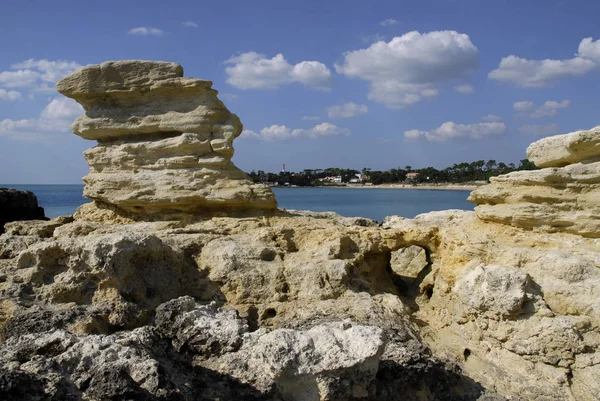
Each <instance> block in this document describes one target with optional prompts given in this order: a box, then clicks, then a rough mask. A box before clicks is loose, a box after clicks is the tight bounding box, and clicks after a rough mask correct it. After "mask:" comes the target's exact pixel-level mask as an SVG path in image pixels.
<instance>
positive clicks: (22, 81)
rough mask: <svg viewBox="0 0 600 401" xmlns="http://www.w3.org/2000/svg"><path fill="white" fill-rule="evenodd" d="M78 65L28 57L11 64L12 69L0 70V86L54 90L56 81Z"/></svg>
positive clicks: (64, 61)
mask: <svg viewBox="0 0 600 401" xmlns="http://www.w3.org/2000/svg"><path fill="white" fill-rule="evenodd" d="M80 67H81V65H80V64H78V63H76V62H74V61H66V60H57V61H52V60H45V59H44V60H36V59H29V60H25V61H22V62H20V63H16V64H13V65H12V66H11V69H12V70H14V71H0V86H2V87H5V88H26V89H29V90H30V91H34V92H40V91H41V92H45V91H54V84H55V83H56V81H58V80H59V79H61V78H62V77H64V76H66V75H68V74H70V73H71V72H73V71H75V70H76V69H78V68H80Z"/></svg>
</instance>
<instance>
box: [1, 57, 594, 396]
mask: <svg viewBox="0 0 600 401" xmlns="http://www.w3.org/2000/svg"><path fill="white" fill-rule="evenodd" d="M107 71H111V72H110V74H109V73H108V72H107ZM132 71H133V72H132ZM103 74H104V75H103ZM181 74H182V71H181V69H180V67H178V65H176V64H173V63H150V62H136V61H128V62H115V63H104V64H101V65H100V66H88V67H85V68H84V69H83V70H80V71H79V72H76V73H74V74H72V75H71V76H69V77H67V78H65V80H63V81H61V83H59V90H61V92H62V93H65V94H67V95H69V96H72V97H74V98H75V99H76V100H78V101H81V103H82V104H84V107H85V108H86V115H85V116H83V117H81V118H80V119H78V121H77V122H76V123H75V124H74V126H73V129H74V131H75V132H76V133H78V134H82V136H84V135H85V136H86V137H89V138H91V139H97V140H98V141H99V145H98V147H97V148H94V149H95V150H92V151H91V152H90V151H87V152H86V157H87V158H88V161H89V162H90V165H91V173H90V176H88V177H87V178H86V195H87V196H88V197H90V198H91V199H93V200H94V201H95V203H94V204H91V205H84V206H82V207H81V208H80V209H79V210H78V212H77V213H76V214H75V215H74V216H71V217H62V218H59V219H54V220H50V221H48V222H43V221H33V222H12V223H8V224H7V225H6V233H5V234H3V235H2V236H0V325H1V329H0V330H1V335H2V343H1V344H0V349H1V350H2V352H0V391H1V392H2V394H3V395H4V397H3V399H7V400H17V399H19V400H21V399H24V400H45V399H49V400H50V399H51V400H64V399H73V400H77V399H87V400H105V399H132V400H133V399H136V400H138V399H141V400H163V399H164V400H167V399H168V400H217V399H220V400H240V399H243V400H303V401H309V400H488V401H491V400H505V399H512V400H596V399H598V396H599V395H600V384H599V383H598V380H597V378H598V377H600V351H599V346H600V296H599V295H600V294H599V293H598V292H599V291H600V290H599V289H600V269H599V265H600V243H599V242H598V241H599V239H598V235H597V233H598V230H597V229H596V225H595V218H594V216H595V214H594V210H596V209H595V208H598V205H599V201H598V200H597V199H596V198H597V197H595V196H593V194H594V191H595V190H596V187H595V181H594V179H593V178H592V179H587V178H585V177H589V176H585V177H583V178H582V175H578V174H573V173H572V172H573V171H575V170H577V171H580V170H582V169H590V168H595V167H594V166H595V164H594V163H595V162H594V161H593V158H594V157H595V153H594V152H593V151H592V150H590V149H588V148H589V147H593V146H595V145H594V144H595V143H596V142H597V138H598V135H600V133H598V132H597V131H596V130H591V131H586V134H581V133H574V134H570V136H569V135H567V136H557V137H553V138H547V139H544V140H542V141H540V142H538V143H537V144H533V145H532V146H531V147H530V156H531V155H534V154H535V155H534V157H533V158H532V160H534V161H535V162H536V163H538V162H539V163H540V164H541V166H542V167H544V163H546V165H547V166H548V167H546V168H544V169H542V170H539V171H535V172H522V173H521V172H520V173H512V174H509V175H506V176H501V177H498V178H497V179H494V180H493V181H492V184H490V185H489V186H487V187H482V188H480V189H478V190H476V191H474V192H473V194H472V195H471V198H470V199H471V200H472V201H474V202H476V203H478V204H479V206H477V209H476V211H475V212H467V211H458V210H449V211H444V212H432V213H427V214H423V215H419V216H417V217H416V218H414V219H405V218H402V217H400V216H391V217H388V218H387V219H386V220H385V221H384V222H383V223H382V224H378V223H377V222H375V221H372V220H368V219H363V218H346V217H341V216H337V215H335V214H332V213H312V212H287V211H284V210H277V209H275V201H274V198H272V194H270V191H268V189H266V188H262V187H260V186H253V185H254V184H251V183H249V182H248V181H246V179H245V178H243V177H242V176H238V175H236V174H237V173H236V174H233V173H232V174H231V175H229V173H228V172H231V171H234V169H235V166H233V164H231V162H230V160H229V159H228V157H229V158H230V152H231V151H232V148H231V150H228V151H227V152H225V153H219V151H217V150H215V149H219V146H220V145H219V146H215V147H211V149H213V150H212V151H211V152H213V153H215V155H213V156H210V157H211V158H212V157H218V158H220V162H223V163H226V165H227V168H226V169H224V170H220V169H214V170H213V171H215V174H217V172H218V174H223V176H222V177H224V178H222V179H223V180H225V181H226V183H227V184H226V185H224V186H221V185H219V184H218V183H216V184H215V181H211V179H207V180H206V181H202V182H200V183H197V182H196V181H195V180H196V179H198V180H201V178H197V177H200V176H198V175H193V174H192V175H187V176H186V175H184V176H179V175H178V174H179V173H176V172H178V171H179V170H178V169H179V167H177V168H175V170H173V168H172V167H173V166H174V165H175V164H173V163H174V160H173V159H174V158H175V159H177V160H179V158H181V157H183V159H185V160H187V161H186V163H187V162H188V161H189V160H191V159H194V163H199V164H202V163H205V162H204V161H203V160H205V159H204V158H205V156H203V153H201V154H198V155H197V154H196V152H197V149H196V150H194V149H195V148H194V147H190V148H187V147H185V146H183V145H181V143H182V141H183V142H185V141H187V140H188V139H186V138H187V137H186V135H187V134H185V132H188V131H189V132H192V133H193V134H194V135H193V138H191V137H190V140H192V141H197V142H198V143H201V142H203V141H210V140H211V139H210V138H208V137H207V136H206V132H212V133H213V134H214V132H215V131H214V130H213V131H209V130H208V128H206V129H205V128H202V129H203V130H205V131H201V132H199V131H200V129H196V130H194V129H192V128H193V126H195V127H200V126H201V125H202V124H200V125H193V126H192V125H190V126H188V125H186V124H187V123H186V121H187V120H186V119H185V118H184V119H183V120H177V119H170V117H169V116H171V111H175V112H177V113H180V112H181V110H180V109H178V108H177V107H179V106H177V105H180V104H183V103H186V102H180V100H181V99H179V100H178V99H177V96H187V95H185V93H186V92H185V90H182V91H181V92H177V91H171V92H170V89H169V88H170V87H171V86H170V85H171V82H172V80H188V79H187V78H181V76H182V75H181ZM114 77H119V78H118V79H116V78H114ZM157 77H158V78H157ZM134 78H135V79H134ZM159 78H160V79H159ZM161 80H165V81H166V83H163V82H162V81H161ZM197 81H198V82H200V83H197ZM150 82H152V84H151V86H150V87H148V85H150V84H149V83H150ZM177 82H179V81H177ZM185 82H187V81H185ZM190 82H193V84H192V86H193V87H194V88H195V89H193V91H192V94H191V95H190V96H191V98H193V99H197V98H196V96H199V95H197V91H200V89H198V88H201V91H204V92H206V93H204V92H203V93H204V94H203V95H202V96H206V97H205V98H203V99H210V102H215V103H216V102H217V101H216V100H215V99H216V97H215V93H213V92H211V91H212V89H211V90H209V89H207V88H209V87H210V85H209V84H206V82H207V81H199V80H192V81H190ZM177 85H179V86H177V87H180V86H183V87H185V84H184V83H178V84H177ZM124 87H126V88H127V89H123V88H124ZM115 88H116V89H115ZM153 88H167V89H165V90H166V92H165V93H168V96H167V98H168V100H167V101H164V102H163V101H161V102H159V103H160V107H162V108H161V109H160V113H154V112H153V113H150V114H151V115H152V117H150V118H149V119H146V118H140V116H141V115H142V114H143V113H142V112H141V111H140V110H146V111H147V110H149V109H153V110H154V109H156V107H158V106H156V107H155V106H152V107H151V108H147V109H146V108H144V107H142V106H141V105H140V104H141V103H142V102H148V101H149V102H150V103H152V102H153V101H154V100H152V99H155V97H154V96H155V95H156V94H154V93H153V90H158V89H153ZM113 90H115V91H117V93H118V96H119V97H114V96H115V95H114V94H111V93H110V92H111V91H113ZM161 90H162V89H161ZM107 93H108V94H107ZM161 93H162V92H161ZM80 94H82V95H80ZM96 94H102V95H101V96H100V95H96ZM89 99H92V100H89ZM102 99H108V100H106V101H105V103H102V102H104V100H102ZM115 99H117V100H115ZM149 99H150V100H149ZM88 101H90V102H91V103H86V102H88ZM144 104H149V103H144ZM186 104H187V103H186ZM211 104H212V103H211ZM219 104H220V103H219ZM194 105H196V103H192V106H194ZM117 106H118V107H117ZM203 107H204V106H203ZM219 107H220V106H219ZM109 108H110V110H111V111H110V112H108V111H106V110H108V109H109ZM121 108H124V109H123V110H121ZM171 108H173V109H174V110H171ZM223 109H224V106H223V107H222V108H220V109H219V110H220V111H219V112H215V113H216V114H215V115H217V114H219V113H221V115H222V117H219V118H224V119H225V120H219V121H229V122H230V123H231V126H235V125H236V124H239V122H236V121H237V118H234V117H233V115H231V114H229V113H228V112H225V111H224V110H226V109H224V110H223ZM203 110H205V109H203ZM192 113H196V112H192ZM207 113H208V112H207ZM150 114H148V115H150ZM207 115H212V114H211V113H208V114H207ZM114 116H117V117H114ZM195 118H196V116H195V115H192V116H190V119H192V120H193V119H195ZM201 118H205V117H204V115H203V116H202V117H201ZM211 118H212V117H211ZM157 121H158V122H159V123H162V122H164V121H166V122H168V124H175V125H178V124H183V125H185V127H179V126H178V127H175V125H173V127H170V128H160V130H164V132H171V133H173V132H175V131H176V132H178V134H176V135H175V134H173V135H167V136H168V137H167V136H165V135H163V134H160V135H157V136H154V134H153V133H152V132H154V131H153V130H156V129H157V128H156V124H158V123H157ZM211 121H212V120H211ZM232 121H233V122H232ZM104 124H106V126H104ZM193 124H197V122H194V123H193ZM207 124H209V125H210V124H217V125H218V124H225V123H223V122H219V123H214V122H210V123H207ZM228 124H229V123H227V124H225V125H227V126H229V125H228ZM159 125H160V124H159ZM145 127H150V128H148V129H146V128H145ZM190 127H191V128H190ZM203 127H204V126H203ZM121 130H124V131H121ZM236 130H237V128H235V129H233V131H231V132H237V131H236ZM121 132H125V133H126V134H123V135H122V134H121ZM161 132H163V131H161ZM223 132H225V131H223ZM98 135H99V136H98ZM574 136H580V137H581V136H584V137H585V138H589V139H586V140H585V141H583V142H582V141H577V143H578V144H580V143H584V144H583V145H581V146H580V145H577V149H578V150H577V152H578V153H577V154H578V155H584V156H571V154H572V153H569V156H565V157H563V156H560V160H561V161H560V166H555V163H558V162H553V161H548V160H550V159H553V158H554V159H558V158H557V157H555V156H552V153H553V152H554V153H557V152H558V151H556V152H555V150H556V149H558V148H560V147H561V146H562V147H564V148H566V149H571V148H572V146H571V145H570V144H571V143H573V141H574V140H573V137H574ZM234 137H235V134H234V133H231V134H223V138H218V141H217V142H218V143H219V144H223V146H225V147H226V148H227V147H230V146H231V141H232V140H233V138H234ZM194 138H195V139H194ZM543 141H547V142H543ZM550 142H552V143H551V144H550V145H548V144H549V143H550ZM182 149H188V150H189V152H188V153H186V152H187V150H186V151H185V152H184V151H183V150H182ZM228 149H229V148H228ZM531 149H534V150H531ZM581 149H583V150H581ZM124 152H130V156H127V157H126V156H125V153H124ZM565 152H566V151H565ZM563 153H564V152H563ZM150 154H151V157H150V156H148V155H150ZM211 154H212V153H211ZM223 155H225V156H223ZM590 155H591V156H590ZM146 156H148V158H146ZM535 158H537V159H535ZM150 159H151V161H150ZM101 160H102V162H100V161H101ZM542 160H546V162H543V161H542ZM172 162H173V163H172ZM547 163H550V164H547ZM101 165H102V166H103V168H104V166H106V169H107V170H106V171H104V170H102V171H100V170H101V169H100V166H101ZM133 165H136V166H139V172H138V173H135V168H134V167H132V166H133ZM160 166H162V167H160ZM136 168H137V167H136ZM161 168H162V169H161ZM206 168H208V167H206V166H205V165H204V164H202V165H200V166H197V165H194V167H193V168H192V171H194V169H198V171H204V169H206ZM142 171H143V172H142ZM586 171H587V170H586ZM171 173H174V176H175V177H179V178H181V177H185V179H186V180H188V181H189V182H190V184H189V185H190V186H187V187H177V185H179V184H178V183H179V181H177V180H179V178H174V180H175V181H161V178H160V177H161V176H162V175H163V174H167V175H169V174H171ZM184 173H185V174H187V173H189V171H188V170H186V171H185V172H182V174H184ZM136 174H142V175H141V177H142V178H141V179H140V180H137V178H135V175H136ZM534 174H535V176H533V175H534ZM566 176H568V177H569V178H568V179H565V180H566V181H565V180H562V181H561V180H556V179H554V178H551V179H546V178H545V177H566ZM144 177H147V178H148V179H147V180H146V179H145V178H144ZM152 177H156V179H155V178H152ZM231 177H234V178H231ZM181 179H184V178H181ZM217 182H218V180H217ZM556 182H561V183H563V184H560V185H559V184H556ZM125 183H131V185H130V184H127V185H125ZM133 183H135V184H133ZM236 183H237V184H236ZM531 183H535V185H538V186H539V188H536V189H534V192H536V193H540V192H541V191H542V190H544V191H547V192H548V193H550V194H551V196H550V195H548V196H531V195H528V194H530V193H529V192H527V191H528V190H529V188H530V187H531V185H532V184H531ZM159 184H160V187H158V185H159ZM238 184H239V191H242V192H244V193H245V194H246V195H247V197H246V198H244V199H246V203H244V202H241V203H240V202H238V200H239V199H242V198H243V196H242V197H237V195H231V194H232V192H230V191H229V189H224V188H230V185H231V188H233V186H235V185H238ZM169 185H172V186H175V187H176V188H170V187H169ZM146 186H148V192H144V188H146ZM200 186H201V187H202V188H204V189H206V191H208V192H207V193H211V194H215V197H214V198H213V197H210V196H208V195H198V194H199V193H201V194H203V193H204V192H203V190H201V189H200ZM540 188H541V189H540ZM172 191H175V192H172ZM519 191H520V192H519ZM171 193H176V194H177V196H175V195H173V196H171ZM233 193H234V194H237V193H239V192H235V191H234V192H233ZM573 197H575V200H574V201H571V200H572V199H573ZM230 199H234V200H232V201H231V202H230V201H229V200H230ZM213 200H214V202H213ZM219 205H223V206H224V207H223V208H220V207H219ZM514 210H516V211H518V212H519V213H525V212H523V211H526V212H527V213H528V215H527V217H526V218H516V217H513V218H510V219H509V218H505V217H502V216H507V215H510V214H511V213H512V211H514ZM514 215H515V216H519V214H518V213H515V214H514ZM565 216H566V217H565ZM565 221H567V222H570V223H572V224H565V223H564V222H565ZM530 222H535V224H534V223H530Z"/></svg>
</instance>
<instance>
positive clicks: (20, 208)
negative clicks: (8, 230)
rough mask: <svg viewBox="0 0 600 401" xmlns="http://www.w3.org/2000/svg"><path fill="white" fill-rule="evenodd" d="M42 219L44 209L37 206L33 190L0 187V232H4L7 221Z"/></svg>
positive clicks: (43, 217)
mask: <svg viewBox="0 0 600 401" xmlns="http://www.w3.org/2000/svg"><path fill="white" fill-rule="evenodd" d="M44 219H46V216H45V215H44V209H43V208H42V207H40V206H38V201H37V197H36V196H35V195H34V194H33V192H30V191H17V190H16V189H10V188H0V234H2V233H4V225H5V224H6V223H8V222H11V221H19V220H44Z"/></svg>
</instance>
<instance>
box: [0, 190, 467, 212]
mask: <svg viewBox="0 0 600 401" xmlns="http://www.w3.org/2000/svg"><path fill="white" fill-rule="evenodd" d="M0 187H9V188H15V189H21V190H29V191H32V192H33V193H35V194H36V195H37V197H38V202H39V204H40V206H42V207H43V208H44V210H45V211H46V216H48V217H58V216H64V215H68V214H72V213H73V212H75V209H77V207H78V206H80V205H82V204H83V203H86V202H88V200H87V199H85V198H84V197H83V196H82V192H83V185H2V184H0ZM273 190H274V192H275V196H276V197H277V201H278V203H279V207H281V208H284V209H299V210H313V211H316V212H325V211H334V212H337V213H339V214H341V215H342V216H348V217H353V216H361V217H368V218H371V219H375V220H378V221H381V220H383V218H384V217H385V216H391V215H400V216H404V217H409V218H412V217H415V216H416V215H417V214H420V213H426V212H431V211H433V210H445V209H464V210H473V205H472V204H471V203H469V202H467V196H469V191H440V190H426V189H418V190H417V189H378V188H369V189H361V188H273Z"/></svg>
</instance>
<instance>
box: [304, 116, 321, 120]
mask: <svg viewBox="0 0 600 401" xmlns="http://www.w3.org/2000/svg"><path fill="white" fill-rule="evenodd" d="M320 119H321V117H319V116H303V117H302V120H304V121H319V120H320Z"/></svg>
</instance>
